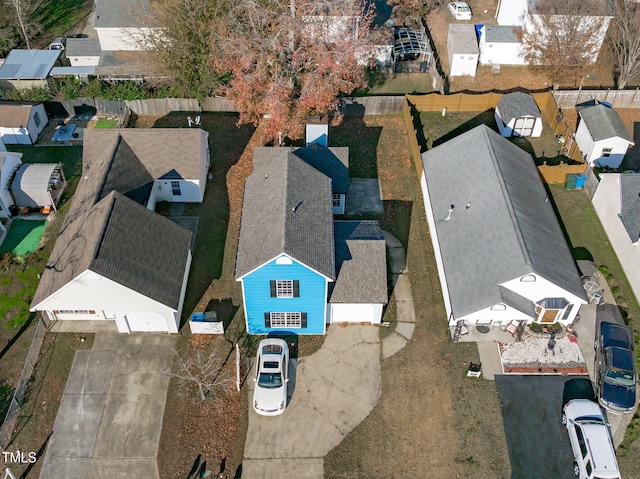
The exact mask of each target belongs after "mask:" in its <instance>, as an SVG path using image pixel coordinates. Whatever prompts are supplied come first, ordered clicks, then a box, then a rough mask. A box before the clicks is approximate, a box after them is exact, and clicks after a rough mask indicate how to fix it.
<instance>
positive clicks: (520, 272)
mask: <svg viewBox="0 0 640 479" xmlns="http://www.w3.org/2000/svg"><path fill="white" fill-rule="evenodd" d="M422 163H423V168H424V174H423V175H422V178H421V179H420V182H421V186H422V193H423V197H424V203H425V208H426V213H427V222H428V224H429V229H430V232H431V240H432V242H433V247H434V251H435V256H436V263H437V267H438V273H439V276H440V284H441V287H442V294H443V297H444V302H445V309H446V314H447V321H448V324H449V326H450V327H452V328H455V327H456V326H461V325H464V326H466V327H469V326H471V327H475V326H481V325H482V326H486V327H488V328H483V329H484V330H487V329H490V328H492V327H496V326H505V325H507V324H509V323H511V322H512V321H516V322H526V323H531V322H534V321H537V322H541V323H548V324H551V323H560V324H565V325H566V324H571V323H572V322H573V320H574V318H575V317H576V315H577V313H578V311H579V309H580V306H581V305H582V304H586V302H587V301H586V296H585V293H584V290H583V288H582V283H581V281H580V276H579V274H578V270H577V267H576V264H575V262H574V260H573V258H572V256H571V251H570V250H569V247H568V245H567V243H566V241H565V239H564V236H563V234H562V230H561V229H560V224H559V223H558V219H557V218H556V216H555V213H554V211H553V208H552V206H551V203H550V202H549V200H548V197H547V193H546V191H545V189H544V186H543V184H542V181H541V179H540V176H539V174H538V170H537V168H536V167H535V164H534V161H533V159H532V157H531V156H530V155H529V154H528V153H526V152H525V151H523V150H521V149H520V148H518V147H517V146H515V145H514V144H512V143H511V142H510V141H509V140H507V139H505V138H503V137H501V136H500V135H499V134H498V133H496V132H495V131H493V130H491V129H490V128H488V127H487V126H484V125H481V126H478V127H476V128H474V129H472V130H470V131H468V132H466V133H463V134H461V135H459V136H457V137H456V138H453V139H451V140H449V141H447V142H445V143H443V144H441V145H439V146H437V147H436V148H433V149H432V150H429V151H426V152H425V153H423V154H422Z"/></svg>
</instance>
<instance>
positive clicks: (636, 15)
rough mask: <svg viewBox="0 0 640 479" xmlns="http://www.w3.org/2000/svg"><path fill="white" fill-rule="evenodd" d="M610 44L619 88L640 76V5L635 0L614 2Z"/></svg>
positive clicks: (617, 0)
mask: <svg viewBox="0 0 640 479" xmlns="http://www.w3.org/2000/svg"><path fill="white" fill-rule="evenodd" d="M609 44H610V45H611V49H612V51H613V54H614V59H615V64H614V73H615V77H616V83H617V84H618V88H620V89H622V88H624V87H626V86H627V84H628V83H629V80H631V79H632V78H634V77H635V76H637V75H638V74H640V5H639V4H638V3H637V2H635V1H633V0H616V1H615V2H614V19H613V26H612V29H611V32H610V36H609Z"/></svg>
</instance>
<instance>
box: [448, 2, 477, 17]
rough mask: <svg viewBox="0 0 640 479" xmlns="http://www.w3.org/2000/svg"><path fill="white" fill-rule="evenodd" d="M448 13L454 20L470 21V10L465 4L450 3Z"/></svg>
mask: <svg viewBox="0 0 640 479" xmlns="http://www.w3.org/2000/svg"><path fill="white" fill-rule="evenodd" d="M449 11H450V12H451V15H453V18H455V19H456V20H471V17H472V13H471V8H470V7H469V5H467V4H466V3H465V2H451V3H450V4H449Z"/></svg>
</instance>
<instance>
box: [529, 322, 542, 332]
mask: <svg viewBox="0 0 640 479" xmlns="http://www.w3.org/2000/svg"><path fill="white" fill-rule="evenodd" d="M529 329H531V331H533V332H534V333H541V332H542V325H541V324H540V323H536V322H533V323H531V324H530V325H529Z"/></svg>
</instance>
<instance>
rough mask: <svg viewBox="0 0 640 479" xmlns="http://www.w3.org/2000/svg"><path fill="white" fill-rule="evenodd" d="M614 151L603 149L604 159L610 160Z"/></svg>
mask: <svg viewBox="0 0 640 479" xmlns="http://www.w3.org/2000/svg"><path fill="white" fill-rule="evenodd" d="M611 152H612V149H611V148H603V149H602V157H603V158H609V157H610V156H611Z"/></svg>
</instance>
